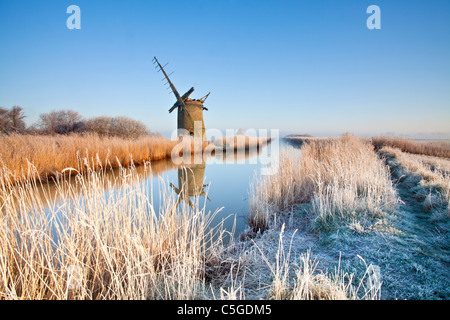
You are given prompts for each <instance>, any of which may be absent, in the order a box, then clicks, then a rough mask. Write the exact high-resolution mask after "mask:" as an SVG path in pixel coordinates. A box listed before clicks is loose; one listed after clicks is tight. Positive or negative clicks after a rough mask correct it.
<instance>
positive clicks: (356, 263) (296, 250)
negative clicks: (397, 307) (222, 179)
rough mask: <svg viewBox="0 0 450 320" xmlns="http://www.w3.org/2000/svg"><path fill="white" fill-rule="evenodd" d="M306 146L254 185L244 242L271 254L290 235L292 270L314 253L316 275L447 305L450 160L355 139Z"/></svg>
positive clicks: (287, 154) (385, 296)
mask: <svg viewBox="0 0 450 320" xmlns="http://www.w3.org/2000/svg"><path fill="white" fill-rule="evenodd" d="M301 139H302V140H304V138H301ZM306 140H308V141H307V142H306V143H302V144H301V149H299V148H294V149H292V150H289V151H286V152H285V153H284V154H283V155H282V157H281V160H280V170H279V171H278V173H277V174H276V175H274V176H268V177H263V178H259V177H258V178H256V179H255V181H254V183H253V187H252V189H251V194H250V196H251V207H250V226H251V228H250V229H249V231H248V234H247V235H246V236H247V237H253V236H255V235H256V238H257V239H258V240H254V243H255V246H258V247H263V248H264V249H263V251H264V252H273V251H274V250H276V243H277V241H276V239H277V237H278V236H279V233H280V231H281V230H284V235H285V237H286V242H289V243H290V246H288V247H289V251H286V252H289V256H290V261H291V265H295V263H296V261H299V260H301V258H300V257H301V256H302V255H303V254H304V253H305V252H309V254H310V258H311V259H312V260H315V261H316V263H317V269H320V270H333V268H336V265H338V266H339V268H340V270H341V272H343V271H344V270H345V272H346V273H348V274H351V275H352V281H353V282H355V281H356V283H358V282H359V283H364V284H368V283H371V284H372V285H373V284H374V283H376V281H375V282H374V280H377V281H379V284H380V287H376V286H375V287H373V286H371V287H370V286H369V288H366V290H365V292H366V293H367V292H371V293H374V291H376V294H377V295H376V297H377V298H380V299H448V298H449V297H450V292H449V289H448V288H449V280H448V267H447V266H448V263H449V257H450V255H449V253H450V248H449V231H450V222H449V218H450V216H449V211H448V210H449V209H448V165H449V161H448V160H446V159H441V158H437V157H430V156H424V155H414V154H407V153H405V152H402V151H400V150H399V149H392V148H387V147H384V148H382V149H380V150H379V151H378V152H376V151H375V147H374V146H373V145H372V142H371V141H370V140H367V139H359V138H356V137H352V136H348V135H347V136H343V137H341V138H333V139H328V140H327V139H306ZM261 230H265V231H264V232H263V233H262V235H261V236H260V231H261ZM288 247H286V248H285V250H288V249H287V248H288ZM266 272H267V271H266ZM361 277H363V278H364V277H365V278H366V279H365V280H361ZM293 279H295V277H294V276H292V278H290V282H289V281H287V280H285V282H287V283H289V284H290V285H289V286H288V285H286V287H287V288H291V290H292V288H293V287H294V282H295V281H294V280H293ZM368 280H370V281H368ZM367 281H368V282H367Z"/></svg>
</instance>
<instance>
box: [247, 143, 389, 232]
mask: <svg viewBox="0 0 450 320" xmlns="http://www.w3.org/2000/svg"><path fill="white" fill-rule="evenodd" d="M280 158H281V159H280V166H279V170H278V172H277V173H275V174H274V175H271V176H264V177H262V178H256V179H255V181H254V182H253V185H252V188H251V196H250V222H249V223H250V225H251V226H253V228H254V229H256V230H258V229H262V230H264V229H265V228H268V227H269V225H270V223H271V222H272V221H273V220H274V219H276V215H277V213H279V212H282V211H284V210H285V209H287V208H289V207H290V206H292V205H293V204H296V203H307V202H311V203H312V207H313V213H314V215H315V217H316V222H318V223H319V225H322V226H323V227H327V226H330V225H332V224H334V223H335V222H336V221H337V220H342V219H344V220H352V219H361V218H371V217H377V216H380V215H382V214H383V213H384V212H386V211H391V210H393V209H394V208H395V207H396V205H397V202H398V197H397V194H396V191H395V189H394V188H393V186H392V182H391V179H390V174H389V170H388V168H387V167H386V166H385V165H384V164H383V162H382V160H380V159H379V158H378V156H377V155H376V153H375V152H374V150H373V147H372V145H371V144H370V143H369V142H368V141H366V140H362V139H359V138H356V137H354V136H351V135H344V136H342V137H341V138H339V139H328V140H325V139H322V140H312V141H310V142H309V143H307V144H304V145H303V146H302V148H301V149H300V150H298V149H297V150H295V149H294V150H290V151H283V152H282V154H281V156H280Z"/></svg>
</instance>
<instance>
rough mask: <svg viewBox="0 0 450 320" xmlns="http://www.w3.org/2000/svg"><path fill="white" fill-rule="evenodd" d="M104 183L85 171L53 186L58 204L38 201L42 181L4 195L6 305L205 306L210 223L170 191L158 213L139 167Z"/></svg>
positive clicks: (0, 265)
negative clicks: (132, 302) (174, 302)
mask: <svg viewBox="0 0 450 320" xmlns="http://www.w3.org/2000/svg"><path fill="white" fill-rule="evenodd" d="M30 170H33V169H32V168H30ZM1 174H2V173H0V175H1ZM105 179H106V178H105V174H104V171H95V170H93V168H88V170H87V172H86V174H84V175H80V174H79V175H77V176H76V185H73V184H69V183H65V182H64V180H61V181H59V182H57V188H58V192H59V193H60V195H61V196H60V198H61V199H62V201H52V198H51V197H48V198H45V197H44V198H41V196H40V194H42V193H44V194H45V192H46V185H45V184H41V183H40V181H39V180H32V181H25V182H20V183H18V184H17V185H15V186H8V185H3V186H2V187H1V188H0V202H1V204H2V207H1V209H2V210H1V217H0V298H2V299H194V298H205V296H206V295H207V290H208V287H207V285H206V284H205V280H204V279H205V278H204V272H205V264H207V263H210V262H209V257H215V256H217V254H216V252H215V250H221V249H220V248H222V242H221V241H222V240H221V239H222V238H223V237H222V235H221V233H222V230H221V229H220V228H210V222H211V219H212V217H213V216H214V214H212V215H209V214H207V213H206V212H205V210H204V208H201V206H199V205H198V204H197V206H196V207H195V209H191V208H190V207H189V206H187V205H183V204H180V205H178V206H177V201H176V200H177V199H176V198H175V197H174V196H173V194H171V193H169V192H167V191H166V192H165V193H163V200H164V201H163V203H162V205H161V208H160V210H159V212H155V208H154V207H153V204H152V201H151V199H150V198H149V195H150V194H151V192H150V191H149V190H147V189H148V188H149V187H148V186H147V184H140V183H139V180H140V179H141V178H140V177H139V176H138V174H137V172H136V170H135V168H133V167H131V168H129V169H125V168H120V172H119V173H118V174H116V175H115V176H114V178H111V177H108V180H107V181H105ZM105 184H108V185H109V188H108V191H105V189H104V185H105ZM117 186H120V188H119V187H117ZM166 189H167V190H168V188H165V187H163V191H164V190H166ZM30 208H32V209H31V210H30ZM214 233H215V234H214Z"/></svg>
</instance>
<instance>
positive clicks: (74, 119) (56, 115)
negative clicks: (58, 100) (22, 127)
mask: <svg viewBox="0 0 450 320" xmlns="http://www.w3.org/2000/svg"><path fill="white" fill-rule="evenodd" d="M81 126H82V117H81V115H80V114H79V113H78V112H76V111H73V110H61V111H52V112H50V113H42V114H41V115H40V116H39V122H38V127H39V129H40V130H42V131H43V132H44V133H47V134H67V133H70V132H75V131H80V127H81Z"/></svg>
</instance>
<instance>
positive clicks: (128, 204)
mask: <svg viewBox="0 0 450 320" xmlns="http://www.w3.org/2000/svg"><path fill="white" fill-rule="evenodd" d="M1 138H2V139H3V140H1V141H2V143H3V146H4V145H6V143H9V145H8V146H9V147H11V146H12V145H13V143H16V145H17V148H13V149H8V152H5V149H3V147H2V149H0V150H1V151H2V158H3V169H2V170H1V171H0V180H1V181H6V182H8V181H11V177H16V175H17V174H19V173H20V174H21V175H22V176H24V173H26V176H24V179H17V178H16V179H14V182H15V183H14V184H11V183H2V185H1V187H0V201H1V215H2V216H1V219H0V223H1V225H2V226H1V229H0V230H1V231H0V247H1V251H0V298H2V299H448V297H450V292H449V288H450V286H449V281H448V268H447V266H448V263H449V231H450V222H449V202H448V201H449V172H450V170H449V169H450V162H449V160H448V159H445V158H442V157H440V158H438V157H431V156H428V155H420V154H411V153H406V152H403V151H401V150H400V149H398V148H393V147H391V146H382V147H379V145H376V144H375V143H373V141H372V140H369V139H362V138H357V137H354V136H352V135H343V136H342V137H339V138H332V139H331V138H330V139H327V138H320V139H311V138H309V137H308V142H307V143H304V142H303V143H301V144H298V145H297V146H296V147H288V148H284V149H282V153H281V156H280V166H279V170H278V171H277V172H276V173H275V174H274V175H268V176H255V178H254V180H253V182H252V183H251V185H250V186H249V220H248V229H247V230H246V231H245V232H244V233H242V234H240V235H238V237H237V239H236V240H235V241H231V242H225V241H224V239H225V238H226V237H227V236H228V234H227V232H225V231H224V229H223V228H222V225H221V224H219V225H214V226H213V225H211V221H212V220H213V218H214V217H215V216H216V215H217V213H218V212H207V211H206V210H205V207H204V205H202V203H199V202H198V201H197V202H196V203H195V205H194V206H193V207H192V208H191V207H190V206H188V205H184V204H183V203H184V202H181V203H182V205H179V201H177V197H176V195H175V194H174V193H173V192H171V191H170V188H168V186H167V185H166V184H165V183H164V181H162V182H161V184H160V185H159V186H155V187H158V188H160V189H161V193H160V194H162V203H163V205H162V206H161V207H160V209H159V211H155V210H156V209H155V207H154V205H153V201H152V197H151V196H150V194H151V192H150V190H149V188H150V187H149V186H148V185H146V184H141V183H139V181H141V180H142V179H143V177H145V176H147V175H148V171H149V170H150V168H149V167H148V162H146V160H147V159H148V157H149V155H152V156H154V157H164V156H167V155H168V154H170V153H171V149H170V143H169V142H168V141H170V140H166V139H163V138H154V140H152V141H150V140H149V138H146V139H143V140H142V141H141V140H136V141H133V142H132V141H123V140H121V139H111V140H101V138H98V137H96V136H89V139H90V140H88V141H83V139H85V138H86V137H83V138H81V137H79V136H67V137H53V138H50V137H23V140H21V138H22V137H20V136H14V137H1ZM8 139H11V140H8ZM27 139H29V140H27ZM32 139H42V148H37V147H36V146H35V145H34V143H36V141H37V140H32ZM65 139H67V140H65ZM96 139H98V140H96ZM302 139H304V138H302ZM105 141H108V143H111V148H110V151H109V152H110V155H111V156H113V155H114V156H115V157H117V159H119V161H117V166H118V168H117V169H115V170H113V169H112V168H111V167H112V166H105V165H104V164H105V163H108V162H102V161H101V160H100V159H108V157H109V156H108V152H107V151H103V153H101V154H100V155H98V156H97V155H96V154H95V152H96V151H97V150H98V151H100V150H102V146H104V145H105ZM249 141H250V140H249ZM19 142H20V143H19ZM63 143H67V144H63ZM77 143H78V144H77ZM83 143H84V144H83ZM127 143H128V144H129V146H127ZM249 143H250V142H249ZM259 143H260V142H256V144H257V145H259ZM262 143H264V141H262ZM222 145H223V144H221V146H222ZM244 145H250V144H244ZM87 146H89V149H88V155H89V158H86V157H84V158H83V157H82V156H83V154H82V153H81V151H80V152H78V153H77V152H74V151H75V150H82V148H86V147H87ZM144 146H145V147H144ZM149 146H152V148H153V150H151V148H150V147H149ZM139 147H141V149H142V150H141V149H139ZM77 148H79V149H77ZM96 148H98V149H96ZM133 148H136V149H133ZM40 149H41V150H40ZM12 150H13V151H12ZM31 150H33V151H31ZM60 150H65V151H66V152H60ZM140 150H141V151H142V152H139V151H140ZM143 150H144V151H143ZM424 150H425V149H424ZM20 152H21V153H20ZM40 152H41V153H40ZM133 152H136V154H138V156H135V154H134V153H133ZM46 153H47V154H48V155H51V156H52V157H46V156H44V155H45V154H46ZM17 154H22V156H20V157H19V156H18V155H17ZM129 154H132V159H133V163H134V161H135V159H139V160H136V161H137V162H139V161H142V165H141V166H139V167H136V166H134V165H133V163H132V162H131V161H128V162H126V161H125V159H126V158H128V159H129V158H130V157H129ZM23 155H28V156H27V158H28V159H30V161H31V159H32V160H33V164H34V163H37V164H38V165H30V164H29V162H28V161H24V160H21V161H22V162H20V161H17V160H18V159H23ZM72 156H73V157H74V158H71V157H72ZM52 158H54V159H56V160H57V161H60V162H57V161H56V163H58V165H54V164H51V165H49V162H48V161H50V159H52ZM63 159H67V160H63ZM39 160H40V161H41V162H40V164H39ZM8 161H10V162H8ZM14 161H17V162H18V163H19V164H20V165H16V166H15V167H14V163H15V162H14ZM65 161H67V162H65ZM70 161H71V162H70ZM121 161H124V162H123V163H121ZM6 164H10V165H11V166H13V168H8V167H7V166H6ZM79 164H83V168H84V170H82V171H81V170H77V171H74V172H75V175H72V176H71V177H67V176H65V175H57V177H58V179H56V181H55V183H54V184H53V186H52V191H51V192H50V189H49V184H46V183H45V180H40V177H42V176H45V174H46V173H47V172H48V171H46V170H48V168H50V167H52V168H54V169H53V170H57V171H58V170H60V169H59V168H60V167H64V166H66V165H67V166H68V167H75V166H78V168H80V167H79ZM92 164H94V165H92ZM56 168H58V169H56ZM12 173H14V175H13V174H12ZM69 179H70V180H71V181H70V183H69ZM110 191H111V192H110ZM112 191H113V192H112Z"/></svg>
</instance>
